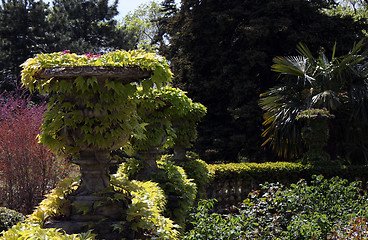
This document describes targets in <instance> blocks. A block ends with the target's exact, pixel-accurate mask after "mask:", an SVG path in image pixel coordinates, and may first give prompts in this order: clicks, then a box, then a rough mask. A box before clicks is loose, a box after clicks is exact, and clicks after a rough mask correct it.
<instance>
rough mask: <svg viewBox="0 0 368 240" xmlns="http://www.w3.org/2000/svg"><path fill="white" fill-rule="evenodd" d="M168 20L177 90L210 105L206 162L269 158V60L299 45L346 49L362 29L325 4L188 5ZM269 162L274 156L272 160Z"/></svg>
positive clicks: (211, 1) (201, 145) (202, 142)
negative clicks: (265, 104) (265, 108)
mask: <svg viewBox="0 0 368 240" xmlns="http://www.w3.org/2000/svg"><path fill="white" fill-rule="evenodd" d="M181 3H182V5H181V9H180V11H179V12H178V14H177V15H176V16H175V17H173V18H172V20H170V21H169V24H168V28H167V33H168V34H169V35H170V45H169V47H168V49H164V50H163V51H162V53H163V54H164V55H165V56H166V57H168V58H169V59H170V61H171V63H172V68H173V71H174V73H175V75H176V79H175V84H176V86H178V87H180V88H182V89H184V90H186V91H188V95H189V96H190V97H191V98H192V99H193V100H195V101H198V102H201V103H202V104H204V105H205V106H207V107H208V114H207V116H206V117H205V119H204V121H203V122H202V124H200V126H199V139H198V143H197V144H196V146H195V147H196V150H197V151H198V152H199V153H200V154H201V155H202V157H204V158H205V159H206V160H210V159H211V160H212V161H213V160H219V161H238V160H241V159H244V158H249V159H251V160H255V159H258V160H261V159H262V158H263V159H266V157H267V152H266V151H263V150H262V147H261V143H262V139H261V136H260V135H261V132H262V126H261V123H262V117H261V116H262V112H261V109H260V108H259V107H258V99H259V94H260V93H261V92H263V91H265V90H266V89H268V88H269V87H271V86H273V85H275V82H277V80H276V79H277V76H276V75H275V74H274V73H272V72H271V71H270V66H271V63H272V58H273V57H275V56H277V55H280V54H282V55H291V54H292V53H293V52H294V49H295V46H296V45H297V43H298V42H304V43H307V44H308V46H309V47H310V48H311V51H312V52H317V51H318V50H321V49H322V48H323V49H325V50H326V51H327V52H328V51H331V49H330V46H333V45H334V43H335V42H337V43H338V46H339V49H338V50H337V51H338V52H340V51H345V50H346V49H349V48H350V46H351V45H352V43H353V42H354V41H356V40H357V39H360V38H361V37H362V33H361V30H362V29H363V28H364V25H363V24H362V23H360V22H354V21H353V19H352V18H349V17H346V18H340V17H330V16H327V15H325V14H323V13H321V12H320V9H321V8H322V7H327V6H328V4H327V1H304V0H285V1H267V2H263V1H241V0H234V1H219V0H202V1H199V0H183V1H182V2H181ZM267 160H270V159H267Z"/></svg>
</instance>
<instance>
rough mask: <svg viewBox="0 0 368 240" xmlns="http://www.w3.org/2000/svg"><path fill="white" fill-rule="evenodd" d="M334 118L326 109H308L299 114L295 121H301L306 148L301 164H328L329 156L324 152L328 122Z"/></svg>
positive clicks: (327, 135) (327, 134) (327, 136)
mask: <svg viewBox="0 0 368 240" xmlns="http://www.w3.org/2000/svg"><path fill="white" fill-rule="evenodd" d="M333 117H334V116H333V115H332V114H330V113H329V112H328V111H327V110H326V109H308V110H305V111H303V112H301V113H299V115H298V117H297V119H298V120H302V121H303V123H304V127H303V128H302V132H301V134H302V139H303V141H304V143H305V144H306V146H307V152H305V153H304V155H303V157H302V162H303V163H305V164H308V163H309V164H313V165H317V164H318V165H328V164H330V155H329V154H328V153H327V152H326V151H325V150H324V148H325V147H326V146H327V142H328V138H329V126H328V121H329V119H330V118H333Z"/></svg>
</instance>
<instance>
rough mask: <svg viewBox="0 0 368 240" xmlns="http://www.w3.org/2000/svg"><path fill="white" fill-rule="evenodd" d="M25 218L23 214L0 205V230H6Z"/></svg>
mask: <svg viewBox="0 0 368 240" xmlns="http://www.w3.org/2000/svg"><path fill="white" fill-rule="evenodd" d="M24 220H25V216H24V215H23V214H21V213H19V212H17V211H14V210H11V209H7V208H5V207H0V232H2V231H4V230H5V231H6V230H8V229H9V228H11V227H12V226H13V225H15V224H17V223H18V222H22V221H24Z"/></svg>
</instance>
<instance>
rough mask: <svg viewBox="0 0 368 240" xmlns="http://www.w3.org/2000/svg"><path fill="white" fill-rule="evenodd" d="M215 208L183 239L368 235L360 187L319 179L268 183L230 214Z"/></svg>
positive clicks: (199, 215)
mask: <svg viewBox="0 0 368 240" xmlns="http://www.w3.org/2000/svg"><path fill="white" fill-rule="evenodd" d="M212 206H213V202H211V201H204V202H200V203H199V205H198V208H197V209H196V211H194V213H192V214H191V218H190V220H189V221H190V222H191V224H192V225H191V226H192V229H191V230H190V231H188V233H187V234H186V235H185V236H184V239H239V238H240V239H351V238H350V237H355V236H367V234H368V232H367V219H366V216H367V213H368V205H367V194H366V193H365V192H364V193H362V191H361V188H360V182H352V183H348V181H347V180H343V179H341V178H338V177H335V178H332V179H325V178H323V177H322V176H321V175H320V176H315V177H314V179H313V180H312V181H311V182H310V183H307V181H305V180H300V181H299V182H298V183H297V184H293V185H291V186H290V187H288V188H285V187H284V186H283V185H281V184H279V183H266V184H264V185H263V186H262V190H257V191H253V192H252V193H251V194H250V195H249V198H248V199H246V200H245V201H244V202H243V204H242V205H241V206H240V207H239V208H233V209H232V210H231V211H230V213H228V214H223V215H221V214H217V213H211V212H210V209H211V207H212ZM338 237H340V238H338ZM353 239H359V238H353Z"/></svg>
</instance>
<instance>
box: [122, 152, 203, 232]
mask: <svg viewBox="0 0 368 240" xmlns="http://www.w3.org/2000/svg"><path fill="white" fill-rule="evenodd" d="M140 164H141V162H140V161H139V160H137V159H129V160H127V162H125V163H123V164H121V165H120V167H119V169H118V173H117V175H119V176H121V177H122V178H128V177H134V174H135V173H136V172H138V171H139V168H140ZM157 164H158V168H159V169H161V170H162V171H160V172H159V173H156V174H154V175H151V176H149V177H150V180H151V181H153V182H157V183H158V184H159V186H160V187H161V188H162V190H163V191H164V194H165V197H166V201H167V203H168V204H167V206H165V216H167V217H169V218H170V219H172V220H174V222H175V223H177V224H179V225H180V226H181V227H182V229H184V228H185V218H186V216H187V214H188V211H189V209H190V207H191V206H192V205H193V204H194V200H195V198H196V194H197V187H196V184H195V183H194V182H193V180H192V179H188V177H187V175H186V173H185V171H184V169H183V168H182V167H180V166H176V165H174V162H172V161H170V157H169V156H166V155H165V156H163V157H162V158H161V159H160V160H159V161H158V162H157Z"/></svg>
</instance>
